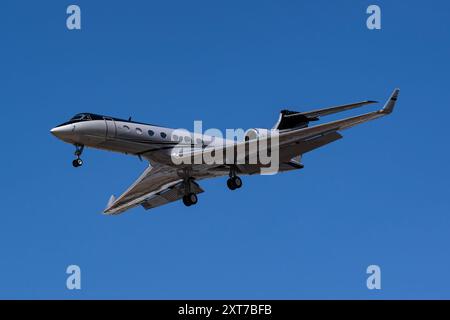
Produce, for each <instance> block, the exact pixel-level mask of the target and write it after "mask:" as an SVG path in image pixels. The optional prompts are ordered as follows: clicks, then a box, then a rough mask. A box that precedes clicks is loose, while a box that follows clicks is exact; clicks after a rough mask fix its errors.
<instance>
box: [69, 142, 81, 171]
mask: <svg viewBox="0 0 450 320" xmlns="http://www.w3.org/2000/svg"><path fill="white" fill-rule="evenodd" d="M83 149H84V146H83V145H79V144H76V145H75V156H76V157H77V158H76V159H75V160H73V161H72V165H73V166H74V167H75V168H78V167H81V166H82V165H83V160H81V158H80V157H81V154H82V153H83Z"/></svg>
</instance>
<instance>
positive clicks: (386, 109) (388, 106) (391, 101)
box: [381, 89, 400, 114]
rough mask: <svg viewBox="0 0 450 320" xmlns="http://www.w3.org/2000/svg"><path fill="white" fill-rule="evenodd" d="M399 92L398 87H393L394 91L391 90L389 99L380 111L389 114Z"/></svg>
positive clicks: (392, 109)
mask: <svg viewBox="0 0 450 320" xmlns="http://www.w3.org/2000/svg"><path fill="white" fill-rule="evenodd" d="M399 93H400V89H395V90H394V92H392V95H391V96H390V98H389V100H388V101H387V102H386V104H385V105H384V107H383V109H381V113H384V114H390V113H392V111H394V107H395V103H396V102H397V99H398V94H399Z"/></svg>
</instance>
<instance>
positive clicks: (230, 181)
mask: <svg viewBox="0 0 450 320" xmlns="http://www.w3.org/2000/svg"><path fill="white" fill-rule="evenodd" d="M227 186H228V189H230V190H234V189H236V186H235V185H234V183H233V179H231V178H230V179H228V180H227Z"/></svg>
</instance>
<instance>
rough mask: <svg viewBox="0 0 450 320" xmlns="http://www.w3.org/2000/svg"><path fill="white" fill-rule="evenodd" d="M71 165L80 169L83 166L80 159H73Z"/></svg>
mask: <svg viewBox="0 0 450 320" xmlns="http://www.w3.org/2000/svg"><path fill="white" fill-rule="evenodd" d="M72 165H73V166H74V167H75V168H78V167H81V166H82V165H83V160H81V159H80V158H78V159H75V160H73V161H72Z"/></svg>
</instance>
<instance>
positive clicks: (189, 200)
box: [183, 173, 198, 207]
mask: <svg viewBox="0 0 450 320" xmlns="http://www.w3.org/2000/svg"><path fill="white" fill-rule="evenodd" d="M186 176H187V173H186ZM191 179H192V178H189V177H187V178H185V179H184V196H183V203H184V205H185V206H186V207H190V206H192V205H194V204H196V203H197V201H198V198H197V195H196V194H195V193H194V192H192V191H191V183H192V182H191Z"/></svg>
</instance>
